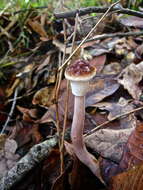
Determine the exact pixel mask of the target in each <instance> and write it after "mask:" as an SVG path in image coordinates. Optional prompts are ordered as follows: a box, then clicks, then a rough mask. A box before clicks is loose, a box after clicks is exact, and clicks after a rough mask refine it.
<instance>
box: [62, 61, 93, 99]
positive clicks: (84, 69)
mask: <svg viewBox="0 0 143 190" xmlns="http://www.w3.org/2000/svg"><path fill="white" fill-rule="evenodd" d="M95 74H96V68H94V67H92V66H91V65H90V64H89V63H88V62H86V61H84V60H77V61H76V62H74V63H73V64H71V65H69V66H68V67H67V69H66V71H65V77H66V78H67V79H68V80H70V82H71V89H72V93H73V94H74V95H75V96H85V94H86V92H87V91H88V88H89V81H90V80H91V79H92V78H93V77H94V76H95Z"/></svg>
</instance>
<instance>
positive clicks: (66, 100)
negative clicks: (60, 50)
mask: <svg viewBox="0 0 143 190" xmlns="http://www.w3.org/2000/svg"><path fill="white" fill-rule="evenodd" d="M77 25H78V14H77V16H76V20H75V27H74V32H73V39H72V48H71V53H72V51H73V49H74V44H75V38H76V31H77ZM68 103H69V81H67V87H66V98H65V112H64V124H63V131H62V139H61V147H60V153H61V158H62V159H61V161H62V162H61V173H63V171H64V137H65V131H66V124H67V116H68Z"/></svg>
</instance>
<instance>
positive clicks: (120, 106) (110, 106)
mask: <svg viewBox="0 0 143 190" xmlns="http://www.w3.org/2000/svg"><path fill="white" fill-rule="evenodd" d="M94 106H95V107H98V108H99V109H101V110H107V111H109V114H108V119H109V120H112V119H113V118H114V117H118V116H120V115H122V114H125V113H127V112H130V111H131V110H133V108H134V106H133V105H132V104H129V103H128V100H126V99H124V98H122V97H121V98H120V99H119V102H100V103H97V104H95V105H94Z"/></svg>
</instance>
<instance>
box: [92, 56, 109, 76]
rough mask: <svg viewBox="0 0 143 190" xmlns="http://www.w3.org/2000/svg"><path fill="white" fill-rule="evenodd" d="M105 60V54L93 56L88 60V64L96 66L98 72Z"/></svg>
mask: <svg viewBox="0 0 143 190" xmlns="http://www.w3.org/2000/svg"><path fill="white" fill-rule="evenodd" d="M105 62H106V54H104V55H100V56H97V57H94V58H93V59H91V60H90V61H89V64H90V65H91V66H93V67H95V68H96V70H97V73H100V72H101V70H102V69H103V67H104V65H105Z"/></svg>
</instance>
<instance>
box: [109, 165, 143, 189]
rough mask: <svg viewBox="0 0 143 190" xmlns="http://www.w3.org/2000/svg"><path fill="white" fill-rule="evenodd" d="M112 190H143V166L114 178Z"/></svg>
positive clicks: (135, 167)
mask: <svg viewBox="0 0 143 190" xmlns="http://www.w3.org/2000/svg"><path fill="white" fill-rule="evenodd" d="M110 183H111V185H110V188H109V189H110V190H129V189H131V190H142V189H143V165H140V166H134V167H133V168H132V169H130V170H129V171H126V172H123V173H121V174H118V175H116V176H114V177H112V180H111V182H110Z"/></svg>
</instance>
